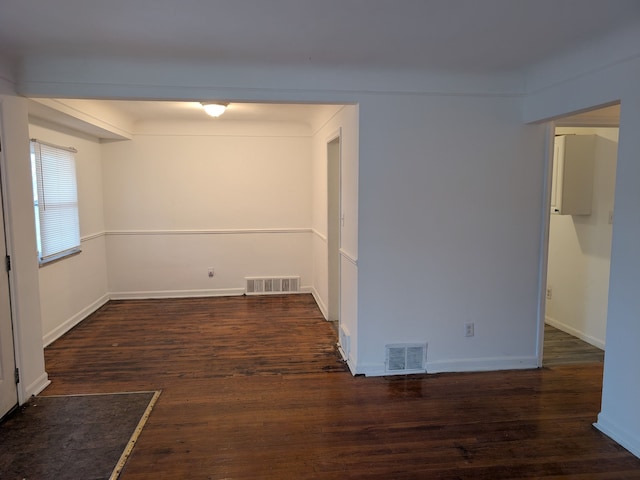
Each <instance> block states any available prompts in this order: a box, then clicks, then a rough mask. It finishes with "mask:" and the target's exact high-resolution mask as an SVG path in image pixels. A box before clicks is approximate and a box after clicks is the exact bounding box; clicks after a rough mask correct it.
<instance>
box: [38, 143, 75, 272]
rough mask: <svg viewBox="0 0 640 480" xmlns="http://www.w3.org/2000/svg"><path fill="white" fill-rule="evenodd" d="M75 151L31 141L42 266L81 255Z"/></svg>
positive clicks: (39, 250)
mask: <svg viewBox="0 0 640 480" xmlns="http://www.w3.org/2000/svg"><path fill="white" fill-rule="evenodd" d="M75 152H76V150H75V149H72V148H65V147H57V146H55V145H50V144H47V143H44V142H41V141H39V140H35V139H33V140H31V161H32V169H33V177H34V178H33V180H34V181H33V184H34V206H35V211H36V233H37V235H38V252H39V260H40V263H41V264H42V263H47V262H50V261H52V260H57V259H59V258H61V257H64V256H66V255H70V254H73V253H76V252H79V251H80V225H79V222H78V193H77V186H76V163H75V157H74V153H75Z"/></svg>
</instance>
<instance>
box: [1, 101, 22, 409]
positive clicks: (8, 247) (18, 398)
mask: <svg viewBox="0 0 640 480" xmlns="http://www.w3.org/2000/svg"><path fill="white" fill-rule="evenodd" d="M2 107H3V106H2V102H0V142H1V143H2V147H0V209H2V212H1V214H2V224H1V225H0V228H2V232H3V234H4V243H5V251H6V255H8V256H9V257H10V258H13V255H12V254H13V249H12V244H11V238H10V235H9V231H8V228H7V225H8V224H9V223H10V222H9V212H8V210H9V209H8V208H7V206H8V197H7V191H8V190H7V189H8V185H7V172H6V161H5V155H4V128H3V124H2ZM13 272H14V270H13V268H11V269H10V270H9V271H7V272H6V273H7V288H8V292H7V294H8V298H7V300H8V302H9V316H10V319H9V322H10V324H11V346H12V351H11V354H12V356H13V367H14V368H15V369H16V371H20V364H19V355H18V346H19V335H18V333H19V332H18V325H17V322H16V316H15V310H14V305H15V299H14V292H15V289H14V274H13ZM13 385H14V388H15V405H14V407H13V408H11V409H9V410H8V411H7V412H0V417H2V416H3V415H5V414H8V413H9V412H11V411H12V410H13V409H14V408H15V407H17V406H18V405H19V404H21V403H22V402H23V397H24V392H23V391H22V384H21V382H20V380H18V381H17V382H15V383H14V384H13Z"/></svg>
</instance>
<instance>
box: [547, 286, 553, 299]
mask: <svg viewBox="0 0 640 480" xmlns="http://www.w3.org/2000/svg"><path fill="white" fill-rule="evenodd" d="M552 297H553V290H552V289H551V287H547V300H551V298H552Z"/></svg>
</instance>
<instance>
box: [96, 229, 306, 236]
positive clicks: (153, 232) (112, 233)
mask: <svg viewBox="0 0 640 480" xmlns="http://www.w3.org/2000/svg"><path fill="white" fill-rule="evenodd" d="M312 231H313V230H312V229H311V228H224V229H215V230H197V229H194V230H108V231H106V232H105V234H106V235H108V236H123V235H250V234H260V233H276V234H277V233H311V232H312Z"/></svg>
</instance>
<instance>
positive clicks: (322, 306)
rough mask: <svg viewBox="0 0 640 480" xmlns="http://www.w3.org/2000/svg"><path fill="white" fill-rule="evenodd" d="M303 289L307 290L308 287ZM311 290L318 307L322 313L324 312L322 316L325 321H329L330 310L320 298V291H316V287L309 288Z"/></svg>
mask: <svg viewBox="0 0 640 480" xmlns="http://www.w3.org/2000/svg"><path fill="white" fill-rule="evenodd" d="M302 288H306V287H302ZM309 289H310V290H311V295H313V299H314V300H315V301H316V304H317V305H318V308H319V309H320V312H322V316H323V317H324V319H325V320H328V319H329V309H328V308H327V306H326V305H325V303H324V302H323V301H322V298H321V297H320V294H319V293H318V290H316V287H309Z"/></svg>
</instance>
